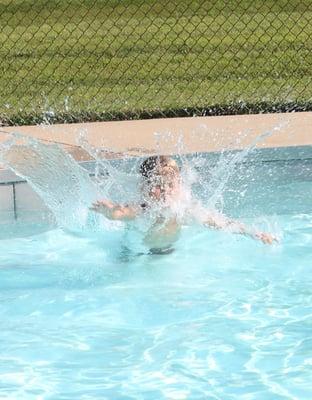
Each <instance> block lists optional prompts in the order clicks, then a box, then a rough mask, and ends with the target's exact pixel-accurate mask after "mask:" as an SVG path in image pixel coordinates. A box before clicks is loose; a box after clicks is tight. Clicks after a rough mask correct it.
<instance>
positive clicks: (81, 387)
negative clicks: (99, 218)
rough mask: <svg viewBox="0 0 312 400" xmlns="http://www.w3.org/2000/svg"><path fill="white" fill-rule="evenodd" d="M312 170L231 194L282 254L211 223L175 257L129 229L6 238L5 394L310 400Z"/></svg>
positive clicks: (0, 286)
mask: <svg viewBox="0 0 312 400" xmlns="http://www.w3.org/2000/svg"><path fill="white" fill-rule="evenodd" d="M311 165H312V163H311V161H305V162H299V161H298V162H296V163H286V164H285V163H284V164H278V165H275V167H274V168H275V169H273V170H272V166H270V168H269V171H271V172H270V173H267V174H266V179H264V178H263V176H264V175H262V178H261V179H260V181H259V179H258V180H257V181H256V183H255V182H254V181H252V183H251V184H250V185H249V186H248V190H247V192H246V193H245V194H244V195H242V196H241V201H240V202H239V204H238V203H237V202H236V200H235V197H236V196H235V193H234V194H233V188H231V185H230V184H229V185H228V186H227V187H226V188H225V190H224V192H223V194H224V204H223V209H224V210H225V211H227V212H228V213H229V214H232V215H233V216H238V217H240V218H242V219H243V220H244V221H245V222H246V223H248V224H254V225H256V226H260V227H262V228H266V229H270V230H272V231H273V232H275V233H277V234H278V235H280V237H281V243H280V244H278V245H274V246H265V245H263V244H262V243H259V242H256V241H253V240H251V239H248V238H245V237H240V236H237V235H231V234H230V233H226V232H216V231H212V230H209V229H207V228H204V227H201V226H198V225H193V226H186V227H184V228H183V230H182V234H181V237H180V239H179V241H178V243H177V244H176V248H175V251H174V252H173V253H172V254H169V255H149V254H146V253H145V254H138V253H139V252H138V251H137V249H135V248H132V247H131V238H130V239H129V237H128V236H129V235H127V234H126V233H125V228H124V227H123V226H117V227H113V228H109V229H108V228H106V229H104V230H103V232H90V233H89V234H88V233H86V232H84V233H83V234H78V233H77V232H74V233H73V232H71V231H68V230H66V229H59V228H53V229H51V230H47V231H46V232H41V233H39V234H36V235H34V234H31V235H30V236H27V235H25V234H24V235H23V236H24V237H15V238H12V237H10V238H4V239H2V240H1V241H0V398H1V399H25V400H28V399H38V400H39V399H40V400H42V399H45V400H63V399H64V400H65V399H66V400H67V399H101V400H103V399H125V400H126V399H144V400H145V399H148V400H149V399H155V400H156V399H170V400H171V399H209V400H210V399H220V400H234V399H235V400H236V399H246V400H250V399H257V400H272V399H277V400H279V399H281V400H282V399H298V400H305V399H306V400H310V399H311V398H312V386H311V382H312V269H311V267H312V201H311V199H312V184H311V183H312V174H311ZM244 168H247V167H244ZM261 168H264V167H263V166H257V170H258V171H260V170H261ZM286 170H287V176H286V175H285V174H286V172H285V171H286ZM252 171H254V169H252ZM272 171H274V173H273V174H272ZM246 176H248V177H249V180H250V176H256V177H258V178H259V174H258V175H257V174H254V173H252V174H249V175H248V174H246V171H245V173H244V174H243V176H242V179H241V180H240V184H241V185H242V187H243V186H244V182H243V181H244V177H246ZM270 176H271V178H270ZM261 182H262V184H261ZM232 183H233V182H232ZM233 185H234V186H235V185H237V181H236V183H235V182H234V183H233ZM259 185H260V186H259ZM195 189H196V188H195ZM241 193H243V191H241ZM199 194H200V193H199ZM26 228H27V227H26Z"/></svg>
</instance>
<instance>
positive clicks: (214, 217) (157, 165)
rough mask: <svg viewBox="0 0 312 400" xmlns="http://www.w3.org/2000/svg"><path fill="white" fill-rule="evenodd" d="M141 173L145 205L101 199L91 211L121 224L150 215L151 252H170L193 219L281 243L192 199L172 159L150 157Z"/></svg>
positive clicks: (148, 236)
mask: <svg viewBox="0 0 312 400" xmlns="http://www.w3.org/2000/svg"><path fill="white" fill-rule="evenodd" d="M140 174H141V176H142V185H141V195H142V202H140V203H139V204H135V205H121V204H116V203H113V202H111V201H109V200H98V201H96V202H95V203H93V204H92V207H91V210H93V211H95V212H97V213H100V214H103V215H104V216H105V217H106V218H108V219H111V220H119V221H131V220H134V219H136V218H137V217H139V216H142V215H144V214H146V215H147V214H148V213H149V214H150V215H151V216H152V221H153V222H152V225H151V227H150V228H149V229H148V231H147V232H146V234H145V237H144V244H145V245H146V246H147V247H148V248H149V249H150V252H151V253H158V254H159V253H167V252H170V251H171V250H172V246H173V244H174V243H175V242H176V241H177V239H178V238H179V234H180V230H181V225H183V224H185V223H189V221H190V220H193V221H197V222H200V223H201V224H203V225H205V226H207V227H209V228H212V229H218V230H225V231H229V232H232V233H236V234H240V235H244V236H248V237H251V238H253V239H256V240H260V241H262V242H263V243H265V244H272V243H273V242H274V241H277V239H276V238H275V237H274V236H273V235H271V234H270V233H266V232H261V231H257V230H254V229H252V228H249V227H248V226H246V225H245V224H243V223H241V222H239V221H236V220H233V219H230V218H227V217H226V216H224V215H223V214H221V213H218V212H215V211H209V210H207V209H205V208H204V207H203V206H201V205H200V203H199V202H198V201H196V200H195V199H192V196H190V194H189V192H188V191H187V190H185V189H184V188H183V185H182V182H181V175H180V169H179V167H178V164H177V163H176V161H175V160H174V159H173V158H171V157H167V156H152V157H149V158H147V159H146V160H145V161H144V162H143V163H142V164H141V166H140Z"/></svg>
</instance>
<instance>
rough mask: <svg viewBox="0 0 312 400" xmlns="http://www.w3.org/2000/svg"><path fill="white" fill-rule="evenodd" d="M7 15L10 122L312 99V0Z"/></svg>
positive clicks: (43, 3) (7, 1)
mask: <svg viewBox="0 0 312 400" xmlns="http://www.w3.org/2000/svg"><path fill="white" fill-rule="evenodd" d="M0 19H1V26H0V87H1V88H2V90H1V92H2V93H1V97H0V124H1V121H2V124H13V123H14V124H15V123H34V122H38V121H40V120H42V118H44V113H45V112H46V111H49V110H53V111H54V113H55V117H54V118H55V120H62V121H63V120H68V121H75V120H81V119H91V120H96V119H117V118H139V117H144V116H146V117H148V116H158V115H169V116H171V115H184V113H188V114H190V113H202V112H204V110H205V112H207V113H210V111H209V110H214V113H215V114H218V113H224V112H226V110H227V112H228V113H232V112H235V110H236V112H240V110H243V109H244V110H245V111H247V112H248V110H254V111H258V112H261V111H266V110H271V109H273V108H274V107H278V109H281V108H283V107H286V105H287V104H288V105H291V108H293V106H294V105H295V104H296V103H297V104H298V107H299V108H300V107H305V105H306V107H309V104H310V103H311V89H312V87H311V66H312V51H311V50H312V39H311V38H312V23H311V22H312V5H311V2H310V1H307V0H300V1H299V0H292V1H290V0H289V1H288V0H276V1H271V0H267V1H265V2H264V1H260V0H254V1H250V0H241V1H231V2H228V1H225V0H217V1H189V0H188V1H186V0H175V1H171V2H165V1H164V0H158V1H155V0H149V1H142V0H141V1H139V0H132V1H130V0H122V1H121V0H108V1H103V0H97V1H94V0H93V1H92V0H71V1H65V0H61V1H60V0H59V1H57V0H36V1H30V0H27V1H24V0H23V1H22V0H4V1H2V2H1V4H0ZM242 105H243V106H242ZM247 105H248V107H249V109H246V107H247ZM218 107H219V108H218ZM259 107H262V109H259ZM272 107H273V108H272ZM183 110H184V111H183ZM185 110H190V111H189V112H187V111H185Z"/></svg>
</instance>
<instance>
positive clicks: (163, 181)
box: [143, 166, 180, 201]
mask: <svg viewBox="0 0 312 400" xmlns="http://www.w3.org/2000/svg"><path fill="white" fill-rule="evenodd" d="M179 186H180V179H179V174H178V173H177V171H176V170H174V169H173V168H171V167H170V166H168V167H161V168H158V169H157V170H156V171H155V173H153V174H152V175H151V176H150V177H149V178H147V179H145V180H144V185H143V188H144V192H145V193H146V194H147V196H148V197H149V198H150V199H151V200H154V201H164V200H168V199H169V198H170V197H172V196H174V195H175V194H176V193H177V192H178V190H179Z"/></svg>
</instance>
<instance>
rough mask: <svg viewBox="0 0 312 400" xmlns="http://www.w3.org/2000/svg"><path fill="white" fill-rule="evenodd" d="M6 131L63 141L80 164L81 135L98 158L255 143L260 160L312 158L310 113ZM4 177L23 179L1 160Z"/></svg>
mask: <svg viewBox="0 0 312 400" xmlns="http://www.w3.org/2000/svg"><path fill="white" fill-rule="evenodd" d="M5 132H7V133H8V134H10V133H12V132H18V133H20V134H22V135H25V136H27V137H30V138H35V139H40V140H42V141H43V142H45V143H47V144H58V145H61V146H62V147H63V148H64V149H65V150H66V151H67V152H68V153H69V154H70V155H71V156H73V157H74V159H75V160H77V161H78V162H80V163H81V164H82V165H84V164H88V163H89V162H90V161H92V160H94V158H92V157H90V155H89V154H88V153H87V152H86V151H85V150H84V149H83V148H82V147H81V146H80V145H79V144H77V140H78V138H79V137H81V135H84V136H85V138H86V139H87V142H88V146H90V147H91V148H92V150H93V151H99V150H100V151H99V152H98V156H99V158H101V157H103V158H106V159H121V158H124V157H143V156H147V155H152V154H159V153H162V154H177V153H179V154H180V153H181V154H193V153H208V154H209V155H210V156H211V158H212V159H214V158H215V157H217V156H218V154H219V153H220V151H224V149H226V151H236V150H242V149H244V148H247V147H250V146H251V145H252V146H254V147H255V148H256V150H257V151H258V157H257V158H258V160H260V159H261V160H262V161H273V160H285V159H294V158H297V159H303V158H311V157H312V112H297V113H276V114H253V115H252V114H251V115H236V116H217V117H215V116H214V117H193V118H192V117H188V118H187V117H182V118H161V119H149V120H135V121H109V122H90V123H76V124H56V125H48V126H46V125H38V126H17V127H3V128H0V145H1V142H4V141H5V139H6V135H5ZM261 135H262V136H263V137H262V139H261V140H259V136H261ZM138 143H139V145H138ZM4 182H7V183H13V182H14V183H18V182H24V180H23V179H21V178H19V177H18V176H16V175H15V174H14V173H13V172H12V171H9V170H7V169H5V168H4V167H3V166H1V165H0V185H3V184H5V183H4Z"/></svg>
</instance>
